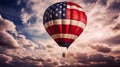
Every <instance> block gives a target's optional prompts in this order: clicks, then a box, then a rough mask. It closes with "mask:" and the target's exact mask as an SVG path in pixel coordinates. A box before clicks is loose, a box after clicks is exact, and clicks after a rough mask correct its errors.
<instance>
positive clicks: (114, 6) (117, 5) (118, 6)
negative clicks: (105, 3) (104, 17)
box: [108, 0, 120, 11]
mask: <svg viewBox="0 0 120 67" xmlns="http://www.w3.org/2000/svg"><path fill="white" fill-rule="evenodd" d="M108 9H110V10H117V11H120V0H116V1H114V2H113V3H111V5H110V6H109V7H108Z"/></svg>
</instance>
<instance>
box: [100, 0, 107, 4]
mask: <svg viewBox="0 0 120 67" xmlns="http://www.w3.org/2000/svg"><path fill="white" fill-rule="evenodd" d="M99 3H100V4H101V5H107V0H100V1H99Z"/></svg>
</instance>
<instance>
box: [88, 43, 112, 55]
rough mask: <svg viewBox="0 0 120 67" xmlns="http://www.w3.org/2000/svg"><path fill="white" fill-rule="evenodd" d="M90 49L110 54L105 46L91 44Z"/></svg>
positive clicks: (108, 48)
mask: <svg viewBox="0 0 120 67" xmlns="http://www.w3.org/2000/svg"><path fill="white" fill-rule="evenodd" d="M90 47H91V48H92V49H95V50H97V51H98V52H103V53H108V52H111V48H110V47H109V46H108V45H106V44H98V43H97V44H93V45H90Z"/></svg>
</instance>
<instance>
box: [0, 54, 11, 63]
mask: <svg viewBox="0 0 120 67" xmlns="http://www.w3.org/2000/svg"><path fill="white" fill-rule="evenodd" d="M11 61H13V58H12V57H10V56H7V55H5V54H0V64H1V63H10V62H11Z"/></svg>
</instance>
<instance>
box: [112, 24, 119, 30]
mask: <svg viewBox="0 0 120 67" xmlns="http://www.w3.org/2000/svg"><path fill="white" fill-rule="evenodd" d="M112 30H113V31H116V32H117V31H120V24H119V23H118V24H116V25H115V26H114V27H113V28H112Z"/></svg>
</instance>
